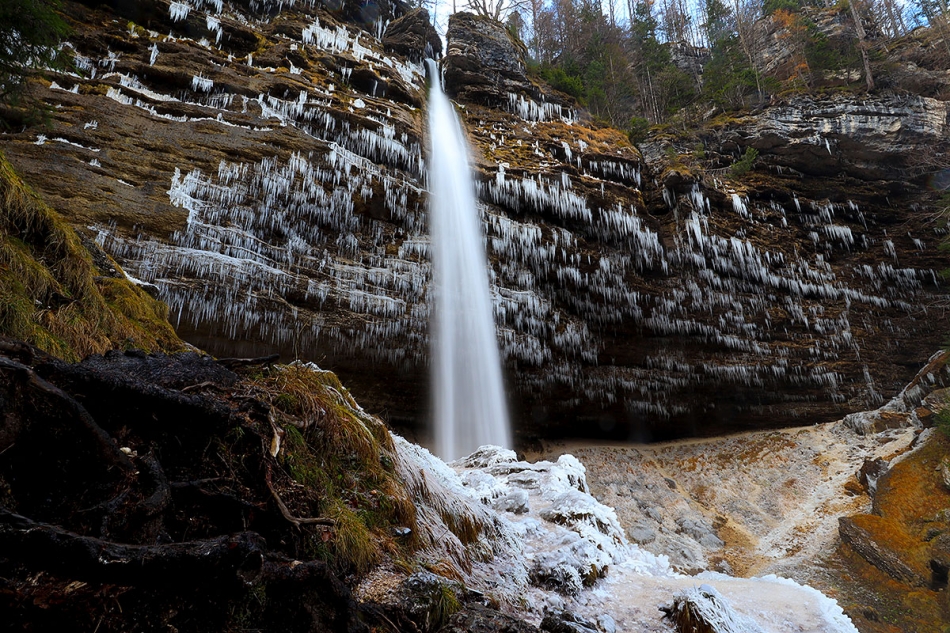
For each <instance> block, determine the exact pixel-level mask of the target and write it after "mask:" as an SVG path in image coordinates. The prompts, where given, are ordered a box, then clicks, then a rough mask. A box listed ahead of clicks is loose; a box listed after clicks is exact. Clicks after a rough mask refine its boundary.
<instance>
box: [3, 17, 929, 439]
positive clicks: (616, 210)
mask: <svg viewBox="0 0 950 633" xmlns="http://www.w3.org/2000/svg"><path fill="white" fill-rule="evenodd" d="M136 6H137V7H138V8H137V9H136V11H137V13H136V15H134V16H133V15H130V14H121V15H119V14H114V13H111V12H107V11H106V10H104V9H101V8H96V9H92V8H89V7H87V6H86V5H82V4H77V3H67V5H66V9H67V12H68V14H69V15H70V16H71V18H72V20H73V21H74V26H75V29H76V35H75V36H74V37H73V39H72V42H71V45H72V47H73V48H74V50H75V52H76V59H77V67H78V71H79V72H77V73H76V74H74V75H63V76H57V77H54V79H55V82H54V83H53V84H51V85H49V86H45V87H42V88H40V89H39V92H40V94H42V96H43V98H44V100H46V101H47V102H48V103H49V104H50V105H51V106H52V107H53V108H54V109H53V110H52V114H53V120H52V129H51V130H48V131H43V132H38V131H37V130H26V131H23V132H18V133H13V134H7V135H4V136H3V137H2V146H3V149H4V151H5V152H6V153H7V155H8V156H9V158H10V160H11V162H12V163H14V164H15V165H16V166H17V167H18V168H19V169H21V170H22V171H23V172H24V173H26V174H28V180H30V182H31V183H32V184H34V186H36V187H37V188H38V189H40V190H41V191H42V193H43V195H44V196H45V198H46V199H47V200H48V201H49V202H50V203H51V205H52V206H54V207H55V208H57V209H58V210H59V211H60V212H62V213H64V214H65V215H67V217H68V218H69V219H70V220H71V221H72V222H73V223H74V224H75V225H76V226H77V227H79V228H80V229H81V230H82V231H85V232H87V233H88V234H90V235H95V236H96V237H97V239H98V241H99V242H100V243H101V244H102V245H103V247H104V248H105V250H106V251H107V252H109V253H111V254H113V255H114V256H115V257H117V258H118V259H119V260H120V262H121V263H122V264H123V265H124V266H125V267H126V269H127V270H128V271H129V273H130V274H131V275H132V276H134V277H137V278H139V279H142V280H145V281H148V282H150V283H153V284H155V285H156V286H157V287H158V289H159V292H160V295H161V297H162V298H163V299H164V300H165V301H167V302H168V303H169V306H170V308H171V314H172V320H173V323H175V324H176V325H177V326H178V328H179V332H180V333H181V334H182V335H183V336H184V337H185V338H186V339H187V340H190V341H192V342H194V343H196V344H198V345H199V346H203V347H206V348H207V349H209V350H210V351H212V352H216V353H219V354H221V355H249V354H256V353H265V352H270V351H273V350H280V351H282V352H283V353H284V354H285V356H299V357H303V358H311V359H314V360H317V361H318V362H320V363H321V364H323V365H327V366H330V367H332V368H334V369H336V370H337V371H338V372H339V373H340V374H341V375H342V377H343V378H344V380H345V382H346V384H348V385H350V386H351V387H352V388H353V389H354V391H355V392H357V393H358V395H359V396H360V399H361V401H362V402H363V403H364V404H365V405H368V406H369V407H370V408H372V409H375V410H377V411H386V412H388V414H389V415H390V417H391V418H392V419H397V420H398V419H403V420H412V421H416V422H418V420H419V419H421V415H422V413H421V412H422V411H424V409H425V387H424V385H425V383H426V382H427V381H426V372H427V370H426V358H427V340H428V339H427V325H428V310H429V308H428V294H429V280H430V277H431V275H430V270H429V244H428V238H427V226H426V208H425V200H426V194H425V172H426V162H427V160H429V159H428V157H427V156H426V150H425V147H426V144H427V141H426V139H425V132H424V130H423V117H422V112H421V109H422V108H423V107H424V102H425V95H424V78H423V70H422V67H421V65H419V64H417V63H414V62H409V61H407V59H406V58H404V57H402V56H401V55H407V56H408V57H409V58H412V59H418V58H419V57H421V55H422V54H424V53H425V46H426V44H427V43H428V44H429V46H430V48H431V47H432V45H433V42H434V40H432V38H431V36H430V35H431V34H430V33H429V32H428V31H427V30H426V29H425V27H424V25H423V24H422V20H423V19H421V18H419V17H418V14H417V17H416V18H415V21H414V22H413V23H411V24H409V25H406V24H405V20H407V19H409V16H407V17H406V18H403V20H402V21H401V22H393V23H392V24H390V25H387V20H388V19H390V18H395V17H397V14H399V13H401V11H400V9H399V7H396V6H394V7H391V8H389V9H386V11H389V13H386V14H383V15H381V17H380V19H376V18H373V19H368V20H367V19H364V18H360V19H361V20H362V21H363V27H362V28H354V27H352V26H349V27H348V26H344V25H343V24H341V23H340V22H338V21H337V18H338V17H340V16H339V15H336V16H335V15H333V14H331V13H329V12H328V11H326V10H325V9H324V8H322V7H316V6H315V5H313V3H297V4H294V5H290V6H288V5H286V3H285V4H282V5H274V6H270V5H267V6H263V5H260V6H259V5H253V6H251V5H248V6H245V5H241V4H237V3H235V4H231V5H227V6H224V5H220V4H214V3H200V2H194V1H192V2H191V3H190V4H188V3H181V2H173V3H170V4H169V3H166V2H162V1H156V2H147V3H137V5H136ZM343 17H348V18H352V17H353V16H343ZM407 37H408V40H409V44H408V45H405V41H406V38H407ZM387 44H388V46H389V48H390V49H391V50H398V51H399V54H393V53H388V52H387V51H386V48H385V46H386V45H387ZM406 46H408V48H407V47H406ZM519 54H520V51H519V48H518V47H517V45H515V44H513V43H512V42H511V41H510V40H509V39H508V37H507V34H506V33H505V32H504V31H503V30H501V29H498V28H496V27H494V26H492V25H491V24H488V23H485V22H482V21H480V20H474V19H472V18H470V17H459V16H457V17H455V18H454V19H453V21H452V23H451V25H450V29H449V33H448V45H447V53H446V59H445V62H444V66H445V79H446V89H447V91H448V92H449V93H450V94H453V95H455V97H456V98H457V99H458V101H459V103H460V112H461V113H462V115H463V117H464V119H465V122H466V125H467V128H468V130H469V134H470V137H471V141H472V143H473V147H474V149H473V153H474V161H475V163H476V176H477V181H478V183H477V189H478V192H479V196H480V197H481V199H482V200H483V202H484V203H485V206H484V213H485V221H486V227H487V231H488V241H487V243H488V248H489V255H490V258H491V260H492V266H493V271H492V283H493V289H494V292H495V307H496V314H497V317H498V320H499V323H500V327H501V330H500V339H501V341H502V346H503V354H504V356H505V358H506V363H507V367H508V370H509V377H510V385H511V391H512V399H513V401H514V404H515V407H514V408H515V411H516V412H517V415H516V419H518V420H519V421H520V422H521V430H522V431H523V432H527V433H541V432H544V433H558V432H563V433H570V434H591V433H595V434H597V433H603V434H613V435H615V436H619V437H637V438H649V437H663V436H673V435H683V434H692V433H700V434H702V433H712V432H720V431H725V430H731V429H735V428H741V427H754V426H778V425H787V424H796V423H804V422H808V421H814V420H818V419H831V418H834V417H840V415H841V414H843V413H845V412H848V411H853V410H857V409H863V408H869V407H870V405H871V404H875V403H878V402H880V401H881V399H882V397H883V395H888V394H890V393H893V392H896V391H897V390H898V389H899V388H900V386H901V385H902V384H903V383H905V382H906V381H907V380H908V379H909V377H910V376H912V375H913V373H914V371H915V369H916V368H917V367H918V366H919V365H920V364H922V362H923V361H924V360H925V359H926V358H927V357H928V356H929V354H930V352H931V351H932V349H933V348H935V347H936V346H937V345H939V343H940V342H941V340H942V332H941V321H942V319H941V317H940V316H939V314H937V313H935V311H934V310H935V308H934V306H935V305H936V304H937V303H938V301H939V300H940V299H942V298H943V297H944V295H945V291H944V289H943V288H942V286H941V282H940V279H939V277H938V274H937V272H936V271H939V270H941V269H942V268H944V267H945V263H944V258H942V257H941V256H940V254H939V252H938V250H937V245H938V242H939V241H940V239H941V237H942V236H941V234H939V233H938V232H936V228H935V225H934V223H933V222H932V214H931V213H930V211H929V209H930V207H929V205H930V203H931V199H930V197H929V195H930V194H928V190H927V183H926V181H925V179H924V178H923V177H919V176H917V175H916V174H919V173H922V172H923V169H922V164H923V163H924V162H926V161H925V160H924V161H922V158H923V159H926V156H925V155H924V152H923V151H922V150H921V148H928V151H931V152H934V153H935V154H934V155H936V152H939V151H940V147H941V145H942V144H945V143H946V141H947V117H948V109H947V103H946V102H945V101H939V100H936V99H931V98H919V97H895V96H874V97H860V98H851V97H844V96H839V97H828V98H821V99H818V98H810V97H799V98H795V99H790V100H788V101H786V102H783V103H779V104H775V105H773V106H772V107H769V108H766V109H764V110H762V111H760V112H758V113H755V114H752V115H748V116H744V117H739V118H728V119H727V118H722V119H721V120H715V121H712V122H707V124H706V125H705V127H704V129H705V130H706V131H705V132H703V133H702V134H696V135H694V136H693V138H692V140H690V141H689V142H686V141H684V140H681V139H677V138H674V137H669V138H660V139H656V140H654V141H652V142H650V143H646V144H644V146H643V148H642V149H643V154H641V153H640V152H639V151H638V150H637V149H635V148H634V147H632V146H631V145H630V144H629V142H628V141H627V140H626V138H625V137H624V136H623V135H622V134H621V133H619V132H617V131H615V130H611V129H607V128H600V127H599V126H598V125H596V124H593V123H590V122H589V121H586V120H585V115H584V113H583V112H578V111H576V110H574V109H573V108H571V107H570V106H569V105H568V102H567V101H566V98H565V97H563V96H562V95H558V94H556V93H553V92H552V91H551V90H550V89H548V88H546V87H545V86H543V85H541V84H539V83H538V82H536V81H535V80H533V79H532V78H531V77H529V76H528V74H527V73H526V71H525V67H524V65H523V63H522V62H521V61H520V57H519ZM476 79H477V81H476ZM696 143H701V144H702V145H703V150H702V152H699V151H697V150H696ZM749 146H752V147H755V148H757V149H758V150H759V152H760V158H759V160H758V162H757V163H756V165H755V169H754V170H753V171H752V172H751V173H750V174H749V175H748V176H746V177H744V178H742V179H741V180H740V179H731V178H729V177H728V173H727V172H728V169H727V168H728V166H729V165H730V164H732V163H733V162H734V161H735V160H736V157H737V156H738V155H739V154H741V152H742V151H743V150H744V149H745V148H746V147H749ZM436 160H437V157H436Z"/></svg>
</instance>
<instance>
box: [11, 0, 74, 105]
mask: <svg viewBox="0 0 950 633" xmlns="http://www.w3.org/2000/svg"><path fill="white" fill-rule="evenodd" d="M59 8H60V3H59V0H4V2H3V3H2V4H0V42H2V44H0V106H2V105H14V106H16V105H18V104H20V102H21V100H22V97H23V95H24V90H25V88H26V79H27V77H28V76H29V74H30V72H31V69H37V68H38V69H42V68H47V67H51V68H64V67H66V66H67V65H68V55H66V54H65V53H64V51H63V49H62V47H61V46H60V44H61V42H62V40H63V38H64V37H65V36H66V34H67V33H68V31H69V29H68V27H67V25H66V22H65V20H63V18H62V17H61V16H60V15H59V13H58V10H59ZM2 122H3V117H2V116H0V123H2Z"/></svg>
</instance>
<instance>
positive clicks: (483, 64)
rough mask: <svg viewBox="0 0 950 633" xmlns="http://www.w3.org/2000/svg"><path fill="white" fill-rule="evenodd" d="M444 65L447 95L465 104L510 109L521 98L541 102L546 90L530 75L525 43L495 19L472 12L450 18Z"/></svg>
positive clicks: (457, 14)
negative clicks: (529, 77)
mask: <svg viewBox="0 0 950 633" xmlns="http://www.w3.org/2000/svg"><path fill="white" fill-rule="evenodd" d="M446 39H447V40H448V45H447V48H446V56H445V62H444V68H445V92H446V94H447V95H449V96H450V97H452V98H455V99H458V100H460V101H464V102H466V103H477V104H481V105H486V106H493V107H504V108H509V107H512V106H514V105H515V104H517V102H518V101H519V99H520V100H521V101H522V102H524V103H526V101H525V99H528V100H540V99H541V98H542V95H543V90H542V89H541V88H540V87H539V86H538V85H536V84H534V83H532V82H531V81H530V80H529V79H528V76H527V67H526V65H525V62H524V59H525V55H526V53H527V51H526V49H525V47H524V44H522V43H521V42H519V41H516V40H515V39H513V38H512V37H511V35H510V34H509V33H508V31H507V30H505V29H504V28H502V27H501V25H499V24H498V23H496V22H493V21H492V20H490V19H488V18H485V17H481V16H476V15H474V14H471V13H455V14H453V15H452V16H451V17H450V18H449V29H448V31H447V33H446Z"/></svg>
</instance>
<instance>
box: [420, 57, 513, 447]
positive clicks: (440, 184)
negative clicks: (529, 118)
mask: <svg viewBox="0 0 950 633" xmlns="http://www.w3.org/2000/svg"><path fill="white" fill-rule="evenodd" d="M426 64H427V66H428V70H429V76H430V79H431V82H432V83H431V86H432V87H431V89H430V91H429V137H430V139H431V146H430V152H429V165H430V167H429V187H430V191H429V194H430V197H429V199H430V204H429V209H430V216H429V217H430V220H429V222H430V226H431V231H432V249H433V253H432V260H433V268H434V270H435V273H434V275H435V299H436V301H435V310H434V313H433V320H432V327H433V336H432V342H433V343H432V346H433V347H432V356H433V362H432V368H433V385H434V389H433V391H434V405H435V410H434V415H435V428H434V430H435V451H436V453H437V454H438V455H439V456H440V457H441V458H442V459H444V460H446V461H449V460H453V459H457V458H459V457H463V456H465V455H468V454H469V453H471V452H472V451H474V450H475V449H477V448H478V447H479V446H482V445H484V444H494V445H497V446H503V447H509V448H510V447H511V444H512V442H511V430H510V427H509V424H508V411H507V406H506V404H505V392H504V388H503V385H502V378H501V359H500V356H499V353H498V341H497V339H496V336H495V323H494V319H493V312H492V300H491V294H490V292H489V289H488V259H487V258H486V256H485V247H484V244H483V239H482V227H481V221H480V215H479V212H478V207H477V206H476V204H475V187H474V184H473V182H472V177H471V167H470V166H469V161H468V147H467V145H466V141H465V136H464V135H463V133H462V126H461V123H460V122H459V120H458V117H457V116H456V115H455V112H454V110H453V108H452V104H451V103H450V102H449V100H448V98H447V97H446V96H445V94H443V92H442V86H441V83H440V81H439V72H438V67H437V66H436V64H435V62H434V61H432V60H431V59H430V60H426Z"/></svg>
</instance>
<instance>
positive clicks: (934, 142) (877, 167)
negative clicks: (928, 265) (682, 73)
mask: <svg viewBox="0 0 950 633" xmlns="http://www.w3.org/2000/svg"><path fill="white" fill-rule="evenodd" d="M948 116H950V107H948V103H947V102H946V101H938V100H936V99H930V98H927V97H919V96H916V95H915V96H910V95H884V96H879V97H868V98H866V99H862V100H861V101H860V102H857V101H855V100H854V99H853V98H852V97H846V96H843V95H838V96H834V97H831V98H830V99H823V100H816V99H813V98H811V97H796V98H793V99H791V100H790V101H789V102H788V103H785V104H781V105H777V106H775V107H772V108H769V109H767V110H766V111H765V112H763V113H762V114H761V115H758V116H755V117H750V118H748V119H745V120H744V121H743V124H742V125H740V126H738V127H737V128H736V129H735V130H734V131H732V133H731V134H729V133H727V134H724V135H723V142H724V144H728V143H729V142H730V141H731V142H735V143H736V144H737V145H738V146H752V147H754V148H756V149H757V150H759V152H760V153H762V154H768V155H769V159H770V160H771V161H774V162H775V164H777V165H782V166H783V167H789V168H792V169H795V170H797V171H799V172H801V173H802V174H804V175H808V176H814V177H819V178H821V177H825V176H827V175H828V174H843V175H847V176H851V177H853V178H857V179H860V180H865V181H875V180H886V181H890V182H892V183H894V186H895V188H896V186H897V185H899V184H903V183H904V182H907V181H911V182H912V181H913V179H914V177H915V176H917V175H919V174H920V173H922V172H925V171H928V169H933V167H934V165H935V164H936V163H937V162H938V161H942V160H943V158H942V156H941V153H940V146H941V145H943V144H945V143H946V141H947V138H948V123H950V119H948ZM928 159H930V160H929V163H928Z"/></svg>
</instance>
